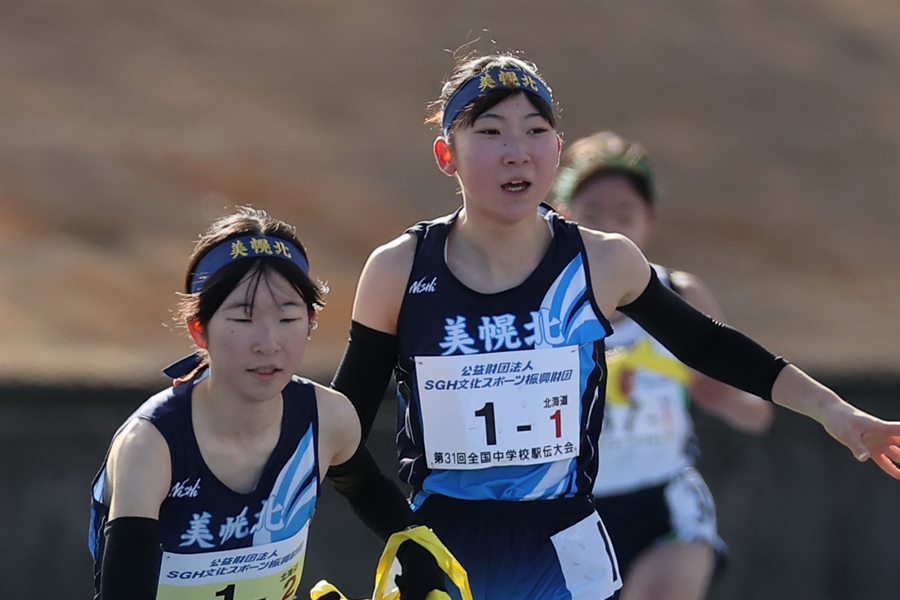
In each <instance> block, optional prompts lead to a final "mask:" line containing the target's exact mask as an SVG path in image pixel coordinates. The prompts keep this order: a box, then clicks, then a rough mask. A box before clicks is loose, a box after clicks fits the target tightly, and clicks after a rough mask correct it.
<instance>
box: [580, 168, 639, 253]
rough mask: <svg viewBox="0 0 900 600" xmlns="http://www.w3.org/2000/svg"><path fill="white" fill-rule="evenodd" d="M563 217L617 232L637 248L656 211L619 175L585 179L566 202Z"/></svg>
mask: <svg viewBox="0 0 900 600" xmlns="http://www.w3.org/2000/svg"><path fill="white" fill-rule="evenodd" d="M566 214H567V216H568V217H569V218H570V219H571V220H573V221H577V222H578V223H579V224H581V225H584V226H585V227H588V228H590V229H597V230H599V231H605V232H607V233H621V234H622V235H624V236H625V237H627V238H628V239H630V240H631V241H633V242H634V243H635V244H637V245H638V247H639V248H644V247H645V245H646V244H647V243H648V242H649V241H650V238H651V237H652V235H653V231H654V226H655V223H656V213H655V211H654V210H653V208H652V207H651V206H650V205H649V204H647V201H646V200H644V199H643V197H641V195H640V194H638V192H637V190H635V189H634V186H633V185H632V184H631V182H630V181H629V180H628V178H626V177H624V176H621V175H610V176H607V177H600V178H599V179H595V180H593V181H591V182H589V183H588V184H587V185H586V186H584V187H583V188H582V189H581V190H580V191H579V192H578V193H577V194H576V195H575V196H573V197H572V199H571V200H570V201H569V205H568V208H567V210H566Z"/></svg>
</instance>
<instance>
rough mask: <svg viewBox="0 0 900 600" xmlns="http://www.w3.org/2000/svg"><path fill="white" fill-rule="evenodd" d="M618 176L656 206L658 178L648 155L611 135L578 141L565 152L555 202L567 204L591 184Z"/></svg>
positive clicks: (589, 137)
mask: <svg viewBox="0 0 900 600" xmlns="http://www.w3.org/2000/svg"><path fill="white" fill-rule="evenodd" d="M616 175H619V176H623V177H625V178H626V179H627V180H628V181H629V183H630V184H631V186H632V187H633V188H634V189H635V191H636V192H637V193H638V194H639V195H640V196H641V198H643V199H644V201H645V202H646V203H647V204H649V205H651V206H652V205H653V204H654V203H655V202H656V196H657V189H656V177H655V175H654V172H653V165H652V164H651V162H650V159H649V157H648V156H647V151H646V150H645V149H644V147H643V146H641V145H640V144H638V143H636V142H633V141H631V140H628V139H625V138H623V137H622V136H620V135H618V134H615V133H613V132H612V131H601V132H598V133H595V134H593V135H589V136H587V137H583V138H581V139H579V140H576V141H575V142H574V143H573V144H572V145H571V146H569V147H568V148H567V149H566V151H565V152H563V156H562V160H561V161H560V167H559V171H558V173H557V175H556V182H555V184H554V187H555V195H556V201H557V202H559V203H560V204H568V203H569V202H571V201H572V198H573V197H575V196H576V195H577V194H578V193H579V192H580V191H581V190H583V189H584V188H585V187H587V185H588V184H591V183H593V182H594V181H596V180H598V179H601V178H603V177H610V176H616Z"/></svg>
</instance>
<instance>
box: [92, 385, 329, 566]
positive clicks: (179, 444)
mask: <svg viewBox="0 0 900 600" xmlns="http://www.w3.org/2000/svg"><path fill="white" fill-rule="evenodd" d="M192 389H193V382H189V383H185V384H182V385H178V386H176V387H173V388H169V389H168V390H165V391H163V392H161V393H159V394H157V395H155V396H153V397H152V398H150V399H149V400H147V401H146V402H145V403H144V404H143V405H141V407H140V408H138V410H137V411H136V412H135V413H134V414H133V415H132V416H131V417H129V419H128V420H126V423H127V422H128V421H130V420H131V419H132V418H142V419H147V420H148V421H150V422H151V423H153V425H154V426H155V427H156V428H157V429H158V430H159V431H160V433H162V435H163V437H164V438H165V440H166V443H167V444H168V447H169V452H170V453H171V456H172V482H171V487H170V490H169V494H168V497H167V498H166V499H165V500H164V501H163V503H162V506H161V507H160V514H159V529H160V540H161V542H162V547H163V550H165V551H167V552H177V553H181V554H190V553H195V552H214V551H220V550H230V549H234V548H244V547H250V546H257V545H261V544H267V543H270V542H276V541H279V540H284V539H288V538H290V537H291V536H293V535H295V534H296V533H298V532H299V531H300V530H301V529H302V528H303V527H304V526H305V525H306V524H307V523H308V522H309V520H310V519H311V518H312V515H313V512H314V511H315V503H316V499H317V498H318V495H319V467H318V444H317V440H318V418H317V410H316V393H315V388H314V386H313V385H312V383H310V382H309V381H307V380H305V379H302V378H300V377H294V378H293V379H292V381H291V382H290V383H289V384H288V385H287V387H285V389H284V390H283V392H282V397H283V399H284V411H283V416H282V423H281V435H280V437H279V440H278V443H277V445H276V446H275V449H274V450H273V452H272V455H271V456H270V457H269V460H268V462H267V463H266V465H265V467H264V468H263V472H262V475H261V477H260V479H259V482H258V483H257V486H256V489H254V490H253V491H251V492H249V493H246V494H242V493H238V492H236V491H234V490H232V489H231V488H229V487H228V486H226V485H225V484H224V483H222V482H221V481H219V480H218V479H217V478H216V476H215V475H214V474H213V473H212V471H210V470H209V468H208V467H207V466H206V463H205V462H204V460H203V457H202V456H201V454H200V448H199V446H198V445H197V439H196V437H195V436H194V430H193V423H192V420H191V391H192ZM105 485H106V469H105V467H104V468H102V469H101V470H100V472H99V473H98V475H97V477H96V478H95V479H94V485H93V493H92V496H93V497H92V511H91V512H92V514H91V532H90V540H89V543H90V546H91V551H92V552H93V554H94V558H95V560H98V559H99V558H100V556H101V555H102V541H103V536H102V531H103V526H104V525H105V522H106V518H107V515H108V512H109V508H108V506H106V505H105V504H104V503H103V492H104V487H105Z"/></svg>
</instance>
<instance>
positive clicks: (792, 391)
mask: <svg viewBox="0 0 900 600" xmlns="http://www.w3.org/2000/svg"><path fill="white" fill-rule="evenodd" d="M772 401H773V402H775V404H778V405H779V406H783V407H785V408H788V409H790V410H792V411H794V412H796V413H800V414H801V415H806V416H807V417H810V418H812V419H815V420H816V421H818V422H819V423H821V424H822V425H823V426H824V427H825V428H826V429H828V428H829V427H830V426H831V425H830V424H831V423H832V422H834V421H835V420H839V419H841V418H843V417H846V416H849V415H852V414H853V413H855V412H858V411H857V409H856V408H854V407H853V406H852V405H851V404H849V403H848V402H846V401H845V400H843V399H842V398H841V397H840V396H838V395H837V394H836V393H834V392H833V391H832V390H830V389H829V388H827V387H826V386H824V385H822V384H821V383H819V382H818V381H816V380H815V379H813V378H812V377H810V376H809V375H807V374H806V373H804V372H803V371H801V370H800V369H798V368H797V367H795V366H794V365H788V366H787V367H786V368H785V369H783V370H782V371H781V373H779V374H778V377H777V378H776V379H775V385H774V386H773V387H772Z"/></svg>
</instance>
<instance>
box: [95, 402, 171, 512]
mask: <svg viewBox="0 0 900 600" xmlns="http://www.w3.org/2000/svg"><path fill="white" fill-rule="evenodd" d="M107 478H108V483H109V485H108V488H107V489H108V492H109V498H108V500H109V502H110V519H114V518H116V517H123V516H129V517H150V518H154V519H155V518H157V517H158V516H159V507H160V505H161V504H162V501H163V500H164V499H165V497H166V495H167V494H168V492H169V484H170V483H171V479H172V467H171V458H170V454H169V446H168V444H167V443H166V440H165V438H163V436H162V434H161V433H160V432H159V430H158V429H157V428H156V427H155V426H154V425H153V424H152V423H150V422H149V421H147V420H145V419H140V418H135V419H132V420H131V421H129V422H128V424H126V425H125V427H124V428H123V429H122V431H121V432H119V434H118V435H117V436H116V438H115V439H114V440H113V443H112V447H111V448H110V452H109V459H108V460H107Z"/></svg>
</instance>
